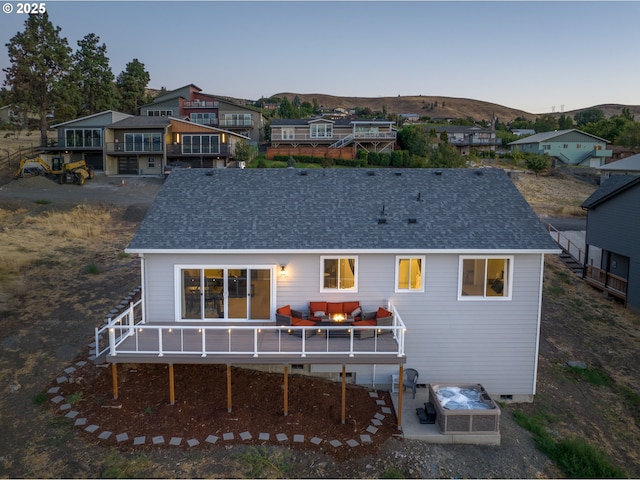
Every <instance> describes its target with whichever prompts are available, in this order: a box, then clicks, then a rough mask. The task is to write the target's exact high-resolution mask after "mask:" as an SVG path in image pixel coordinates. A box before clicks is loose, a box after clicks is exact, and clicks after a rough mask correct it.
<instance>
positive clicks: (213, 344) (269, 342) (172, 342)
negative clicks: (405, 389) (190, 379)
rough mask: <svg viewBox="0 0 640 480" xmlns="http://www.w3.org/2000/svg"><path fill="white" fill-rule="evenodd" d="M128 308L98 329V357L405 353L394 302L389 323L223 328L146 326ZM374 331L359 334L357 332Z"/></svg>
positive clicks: (403, 333) (387, 354)
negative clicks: (367, 336) (362, 336)
mask: <svg viewBox="0 0 640 480" xmlns="http://www.w3.org/2000/svg"><path fill="white" fill-rule="evenodd" d="M139 303H140V302H137V303H136V304H131V306H130V307H129V308H128V309H127V310H126V311H124V312H123V313H121V314H120V315H118V316H117V317H116V318H114V319H113V320H111V321H110V322H109V323H108V324H107V325H105V326H103V327H102V328H100V329H96V356H99V355H104V354H107V353H108V354H109V355H110V356H114V357H115V356H118V355H140V356H141V357H144V356H154V357H163V356H165V355H177V356H180V355H190V356H194V355H199V356H200V357H203V358H205V357H209V356H229V355H238V356H251V357H269V356H282V355H288V356H299V357H301V358H304V357H306V356H307V355H314V356H327V355H334V356H335V355H338V356H339V355H344V356H348V357H357V356H359V355H385V356H397V357H403V356H404V336H405V330H406V328H405V325H404V323H403V321H402V319H401V317H400V315H399V314H398V312H397V310H396V309H395V307H394V306H392V305H390V308H391V309H392V312H393V313H394V316H393V318H394V320H393V325H392V326H384V327H383V326H367V327H364V326H363V327H353V326H347V325H345V326H326V327H325V326H322V327H320V326H315V327H294V326H277V325H267V326H264V325H262V326H249V325H247V326H245V325H241V326H238V325H234V326H223V325H210V324H209V325H180V324H162V325H158V324H155V325H154V324H148V323H145V322H144V320H143V319H142V318H139V319H138V321H137V322H136V320H135V319H136V314H135V309H136V307H138V305H139ZM362 330H374V334H373V336H370V337H369V338H363V339H361V338H359V337H360V331H362Z"/></svg>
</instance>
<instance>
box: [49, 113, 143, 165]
mask: <svg viewBox="0 0 640 480" xmlns="http://www.w3.org/2000/svg"><path fill="white" fill-rule="evenodd" d="M132 117H133V115H129V114H127V113H121V112H115V111H113V110H108V111H105V112H100V113H95V114H93V115H87V116H85V117H81V118H76V119H74V120H70V121H68V122H64V123H58V124H56V125H52V126H51V128H53V129H55V130H56V131H57V134H58V142H57V144H56V145H55V146H52V147H48V148H47V153H46V155H45V157H49V156H52V157H63V158H64V163H70V162H77V161H80V160H84V161H86V162H87V164H89V165H91V166H92V167H93V168H94V170H99V171H100V170H102V171H104V170H105V168H104V129H105V127H106V126H107V125H111V124H112V123H115V122H119V121H120V120H124V119H126V118H132Z"/></svg>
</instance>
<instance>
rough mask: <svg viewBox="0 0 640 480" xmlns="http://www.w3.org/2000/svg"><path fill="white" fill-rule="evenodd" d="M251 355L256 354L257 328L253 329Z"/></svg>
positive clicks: (255, 355)
mask: <svg viewBox="0 0 640 480" xmlns="http://www.w3.org/2000/svg"><path fill="white" fill-rule="evenodd" d="M253 356H254V357H257V356H258V329H257V328H254V329H253Z"/></svg>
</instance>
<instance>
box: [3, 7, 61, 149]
mask: <svg viewBox="0 0 640 480" xmlns="http://www.w3.org/2000/svg"><path fill="white" fill-rule="evenodd" d="M60 32H61V28H60V27H54V26H53V24H52V23H51V22H50V21H49V15H48V14H47V13H43V14H33V15H29V17H28V18H27V20H26V21H25V29H24V31H23V32H18V33H17V34H16V35H14V36H13V37H12V38H11V39H10V41H9V43H7V44H6V47H7V49H8V53H9V63H10V66H9V67H8V68H5V69H3V71H4V72H5V73H6V79H5V81H4V85H5V86H7V87H9V90H8V98H7V101H8V102H9V103H12V104H14V105H16V106H18V107H19V108H20V109H21V110H23V111H25V112H34V113H37V114H38V116H39V118H40V143H41V145H46V144H47V129H48V123H47V115H49V114H50V113H52V112H53V111H55V109H56V107H57V106H58V105H59V104H60V103H61V102H60V100H61V97H62V95H61V92H62V86H63V79H64V78H65V77H66V76H67V75H68V73H69V68H70V66H71V49H70V48H69V44H68V42H67V39H66V38H64V37H61V36H60Z"/></svg>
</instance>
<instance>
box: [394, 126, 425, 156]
mask: <svg viewBox="0 0 640 480" xmlns="http://www.w3.org/2000/svg"><path fill="white" fill-rule="evenodd" d="M428 143H429V142H428V138H427V134H426V132H425V131H424V129H422V128H420V127H418V126H415V125H411V126H409V127H403V128H402V129H401V130H400V131H399V132H398V145H399V146H400V148H401V149H402V150H407V151H408V152H409V153H410V154H411V155H417V156H419V157H424V156H426V155H427V145H428Z"/></svg>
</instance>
